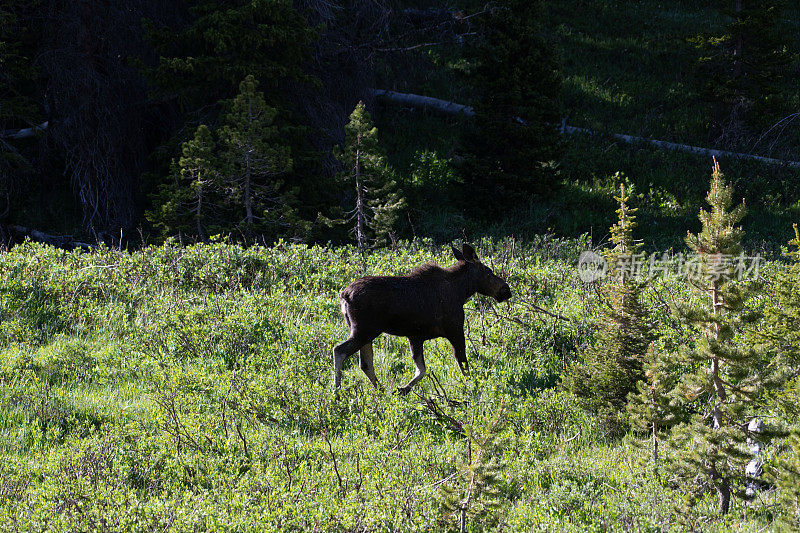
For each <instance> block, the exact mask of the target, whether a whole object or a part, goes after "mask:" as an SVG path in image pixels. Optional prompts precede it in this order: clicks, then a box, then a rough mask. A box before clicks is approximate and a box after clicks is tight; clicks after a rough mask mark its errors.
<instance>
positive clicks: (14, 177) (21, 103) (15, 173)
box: [0, 0, 43, 213]
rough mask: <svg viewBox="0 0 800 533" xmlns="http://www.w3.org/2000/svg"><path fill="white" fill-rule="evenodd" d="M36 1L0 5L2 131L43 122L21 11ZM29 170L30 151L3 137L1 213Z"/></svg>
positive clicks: (14, 0) (0, 147) (0, 141)
mask: <svg viewBox="0 0 800 533" xmlns="http://www.w3.org/2000/svg"><path fill="white" fill-rule="evenodd" d="M36 4H37V2H23V1H21V0H7V1H6V2H4V3H3V4H2V5H0V131H3V130H6V129H15V128H25V127H28V126H30V125H31V124H36V123H39V122H41V120H42V118H43V117H42V113H41V112H40V111H39V109H38V107H37V105H36V103H35V99H34V97H33V95H34V94H36V92H37V91H36V88H35V85H36V84H35V82H36V78H37V70H36V68H35V67H34V62H33V61H32V60H31V58H30V57H28V54H27V53H26V51H29V50H30V49H31V48H32V47H33V44H34V43H32V42H31V40H32V39H31V33H32V32H31V30H30V29H29V28H27V27H26V24H24V23H23V22H22V21H21V17H20V16H19V15H18V14H19V13H21V12H24V11H25V10H26V9H32V8H34V7H35V6H36ZM29 170H30V161H29V158H28V154H26V153H25V151H24V149H21V148H20V147H19V146H18V145H17V146H15V145H14V144H12V143H11V142H7V141H6V140H5V139H3V138H2V137H0V198H2V200H0V202H2V204H5V205H3V207H0V213H4V212H7V209H9V208H10V207H11V203H12V202H13V200H12V197H13V195H14V193H16V192H18V191H17V190H16V189H18V186H19V185H21V184H22V182H23V179H22V176H23V175H24V174H25V173H26V172H27V171H29Z"/></svg>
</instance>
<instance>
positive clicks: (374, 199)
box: [336, 102, 405, 253]
mask: <svg viewBox="0 0 800 533" xmlns="http://www.w3.org/2000/svg"><path fill="white" fill-rule="evenodd" d="M336 156H337V158H338V159H339V161H341V162H342V165H343V166H344V172H343V177H344V179H345V180H346V182H347V183H348V184H349V185H350V186H352V187H354V188H355V193H356V194H355V208H354V209H353V210H352V211H351V213H352V220H353V221H354V222H355V225H354V228H353V231H354V234H355V238H356V243H357V244H358V248H359V250H361V252H362V253H363V252H364V250H365V249H366V247H367V245H368V244H369V242H370V241H372V240H375V239H377V240H381V239H386V238H387V237H389V238H392V231H393V228H394V227H395V224H396V222H397V218H398V216H399V213H400V212H401V211H402V210H403V209H404V207H405V201H404V199H403V198H401V197H400V195H399V194H398V192H397V184H396V183H395V181H394V180H393V179H392V174H391V171H390V169H389V167H388V165H387V164H386V160H385V158H384V157H383V154H382V153H381V151H380V148H379V146H378V129H377V128H375V127H374V126H373V125H372V119H371V117H370V115H369V113H368V112H367V109H366V107H365V106H364V103H363V102H359V103H358V105H357V106H356V108H355V109H354V110H353V113H352V114H351V115H350V122H349V123H348V124H347V125H346V126H345V144H344V149H343V150H340V151H338V152H337V154H336Z"/></svg>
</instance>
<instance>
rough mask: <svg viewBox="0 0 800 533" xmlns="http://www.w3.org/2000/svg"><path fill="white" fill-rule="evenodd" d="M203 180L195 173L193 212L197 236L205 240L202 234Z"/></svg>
mask: <svg viewBox="0 0 800 533" xmlns="http://www.w3.org/2000/svg"><path fill="white" fill-rule="evenodd" d="M202 218H203V181H202V180H201V179H200V174H199V173H198V175H197V204H196V208H195V212H194V219H195V223H196V224H197V236H198V237H199V238H200V240H202V241H205V240H206V237H205V235H204V234H203V224H202Z"/></svg>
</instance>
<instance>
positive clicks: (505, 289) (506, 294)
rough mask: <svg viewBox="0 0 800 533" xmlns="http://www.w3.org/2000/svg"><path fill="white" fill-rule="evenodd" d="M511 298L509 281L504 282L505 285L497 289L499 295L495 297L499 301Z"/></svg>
mask: <svg viewBox="0 0 800 533" xmlns="http://www.w3.org/2000/svg"><path fill="white" fill-rule="evenodd" d="M509 298H511V288H510V287H509V286H508V283H504V284H503V286H502V287H500V290H499V291H497V296H495V299H496V300H497V301H498V302H505V301H506V300H508V299H509Z"/></svg>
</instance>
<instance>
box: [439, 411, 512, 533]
mask: <svg viewBox="0 0 800 533" xmlns="http://www.w3.org/2000/svg"><path fill="white" fill-rule="evenodd" d="M502 416H503V406H502V405H501V406H500V409H499V411H498V413H497V415H496V416H495V417H494V418H493V419H491V421H490V422H489V425H488V426H487V427H486V428H485V429H483V430H482V431H481V430H480V428H478V427H476V424H475V423H474V422H475V421H474V419H473V423H472V424H469V426H468V427H467V428H466V431H467V435H466V437H467V461H466V462H463V461H461V462H459V464H458V467H457V470H456V472H455V473H454V474H453V475H452V476H450V477H449V478H446V480H447V481H446V482H444V483H441V484H440V485H439V492H438V495H437V499H438V502H439V505H440V507H441V510H442V514H443V516H444V517H445V518H446V519H448V520H452V519H456V520H458V525H459V531H460V532H461V533H464V531H465V530H466V527H467V520H473V521H479V522H481V523H482V525H486V526H492V525H494V523H495V522H496V520H497V516H496V513H497V510H498V509H499V508H500V506H501V502H502V500H501V490H500V487H499V482H500V473H501V472H502V471H503V468H504V466H505V464H504V462H503V458H502V455H503V454H502V450H503V442H502V439H501V438H500V433H501V429H502ZM476 430H477V431H476Z"/></svg>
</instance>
